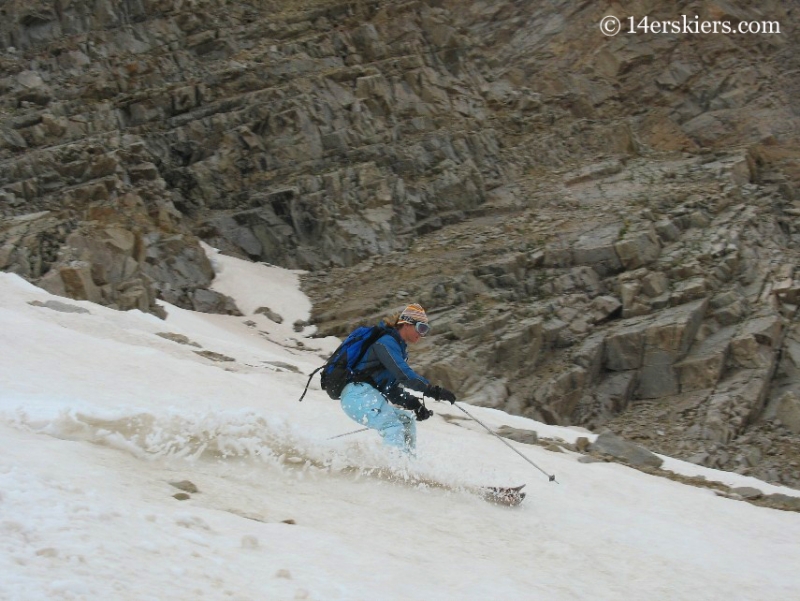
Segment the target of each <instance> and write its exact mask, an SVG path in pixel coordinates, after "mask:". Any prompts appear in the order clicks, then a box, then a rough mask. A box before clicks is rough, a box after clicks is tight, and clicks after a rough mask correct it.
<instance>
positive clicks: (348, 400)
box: [341, 304, 456, 455]
mask: <svg viewBox="0 0 800 601" xmlns="http://www.w3.org/2000/svg"><path fill="white" fill-rule="evenodd" d="M381 326H382V327H383V328H384V329H385V334H383V335H382V336H381V337H380V338H378V340H377V341H376V342H375V343H373V344H372V346H370V348H369V349H368V350H367V352H366V354H365V355H364V358H363V359H362V360H361V361H360V362H359V363H358V364H357V365H356V368H355V372H356V373H357V377H356V379H355V381H353V382H350V383H349V384H347V385H346V386H345V387H344V390H342V396H341V403H342V409H343V410H344V412H345V413H346V414H347V416H348V417H350V418H351V419H352V420H354V421H356V422H358V423H359V424H363V425H364V426H366V427H368V428H371V429H374V430H377V431H378V433H379V434H380V435H381V437H383V442H384V443H385V444H386V445H388V446H390V447H393V448H396V449H399V450H401V451H403V452H404V453H406V454H409V455H413V454H414V450H415V448H416V442H417V428H416V424H415V421H422V420H425V419H428V418H429V417H430V416H431V415H433V411H430V410H429V409H428V408H427V407H425V403H424V402H423V401H422V400H421V399H420V397H418V396H416V395H413V394H411V393H410V392H409V390H413V391H417V392H421V393H422V394H423V395H424V396H427V397H430V398H432V399H435V400H437V401H448V402H450V403H455V401H456V396H455V394H453V393H452V392H450V391H449V390H447V389H446V388H442V387H440V386H433V385H431V383H430V382H428V380H426V379H425V378H423V377H422V376H420V375H419V374H417V373H415V372H414V370H413V369H411V368H410V367H409V366H408V363H407V358H408V351H407V345H409V344H416V343H417V342H419V341H420V339H421V338H423V337H425V336H427V335H428V333H429V332H430V324H429V323H428V316H427V315H426V314H425V310H424V309H423V308H422V307H421V306H420V305H417V304H412V305H408V306H407V307H406V308H405V309H403V311H402V313H400V314H399V315H397V316H393V317H390V318H387V319H385V320H384V321H383V322H381Z"/></svg>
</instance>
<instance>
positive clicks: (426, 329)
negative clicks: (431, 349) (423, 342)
mask: <svg viewBox="0 0 800 601" xmlns="http://www.w3.org/2000/svg"><path fill="white" fill-rule="evenodd" d="M414 329H415V330H416V331H417V334H419V335H420V336H422V337H423V338H425V336H427V335H428V334H429V333H430V331H431V326H429V325H428V324H427V323H425V322H423V321H417V322H415V323H414Z"/></svg>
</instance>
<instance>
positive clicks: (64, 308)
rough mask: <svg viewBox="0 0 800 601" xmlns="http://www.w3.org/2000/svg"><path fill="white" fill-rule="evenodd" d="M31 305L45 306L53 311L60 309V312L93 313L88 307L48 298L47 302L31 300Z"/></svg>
mask: <svg viewBox="0 0 800 601" xmlns="http://www.w3.org/2000/svg"><path fill="white" fill-rule="evenodd" d="M28 304H29V305H33V306H34V307H45V308H46V309H52V310H53V311H59V312H60V313H88V314H91V311H89V310H88V309H84V308H83V307H78V306H76V305H70V304H69V303H62V302H61V301H57V300H48V301H45V302H42V301H30V302H29V303H28Z"/></svg>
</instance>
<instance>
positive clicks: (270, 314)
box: [254, 307, 283, 323]
mask: <svg viewBox="0 0 800 601" xmlns="http://www.w3.org/2000/svg"><path fill="white" fill-rule="evenodd" d="M254 313H255V314H256V315H259V314H260V315H265V316H266V317H267V318H268V319H270V320H272V321H274V322H275V323H283V317H281V316H280V315H279V314H278V313H276V312H275V311H273V310H272V309H270V308H269V307H259V308H258V309H256V310H255V311H254Z"/></svg>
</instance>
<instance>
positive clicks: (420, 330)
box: [398, 318, 431, 338]
mask: <svg viewBox="0 0 800 601" xmlns="http://www.w3.org/2000/svg"><path fill="white" fill-rule="evenodd" d="M398 323H407V324H408V325H410V326H414V330H416V332H417V334H419V335H420V336H422V337H423V338H425V336H427V335H428V333H429V332H430V331H431V326H430V325H428V324H427V323H425V322H424V321H411V320H410V319H408V318H404V319H403V320H401V321H399V322H398Z"/></svg>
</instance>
